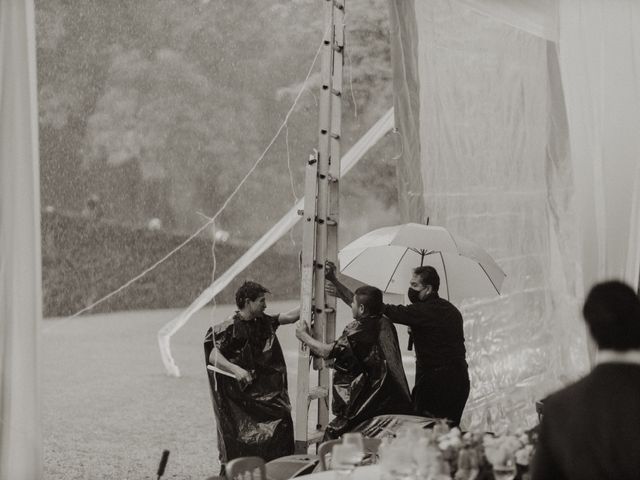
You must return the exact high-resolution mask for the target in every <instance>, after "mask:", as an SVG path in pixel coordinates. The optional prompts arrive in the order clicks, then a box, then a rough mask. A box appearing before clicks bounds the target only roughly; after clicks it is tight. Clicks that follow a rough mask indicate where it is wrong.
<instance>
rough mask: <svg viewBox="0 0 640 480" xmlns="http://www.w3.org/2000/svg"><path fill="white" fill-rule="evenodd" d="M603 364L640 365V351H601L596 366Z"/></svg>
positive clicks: (597, 355)
mask: <svg viewBox="0 0 640 480" xmlns="http://www.w3.org/2000/svg"><path fill="white" fill-rule="evenodd" d="M602 363H635V364H638V365H640V350H625V351H622V352H620V351H617V350H599V351H598V353H597V354H596V365H600V364H602Z"/></svg>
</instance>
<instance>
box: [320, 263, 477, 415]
mask: <svg viewBox="0 0 640 480" xmlns="http://www.w3.org/2000/svg"><path fill="white" fill-rule="evenodd" d="M326 278H327V280H329V281H330V282H331V283H333V285H335V287H336V291H337V294H338V296H339V297H340V298H341V299H342V300H343V301H345V302H349V299H350V298H351V296H352V293H351V291H350V290H349V288H347V287H346V286H345V285H344V284H342V283H341V282H340V281H339V280H338V278H337V277H336V267H335V265H334V264H333V263H330V262H328V263H327V275H326ZM409 285H410V288H409V291H408V292H407V296H408V297H409V300H410V301H411V305H387V304H385V305H384V306H383V307H382V314H384V316H385V317H386V318H388V319H389V320H390V321H391V322H393V323H399V324H401V325H407V326H409V327H411V332H412V335H413V338H414V340H415V346H416V384H415V386H414V388H413V392H412V394H413V404H414V410H415V412H416V414H418V415H421V416H424V417H437V418H447V419H449V420H450V421H451V423H452V424H453V425H456V426H457V425H459V424H460V417H461V416H462V412H463V410H464V406H465V404H466V403H467V398H468V397H469V388H470V384H469V372H468V366H467V361H466V349H465V345H464V330H463V321H462V315H461V314H460V311H459V310H458V309H457V308H456V307H455V306H454V305H453V304H451V303H450V302H448V301H447V300H445V299H444V298H440V296H439V295H438V289H439V287H440V277H439V276H438V272H437V271H436V269H435V268H433V267H431V266H424V267H417V268H415V269H414V271H413V275H412V277H411V281H410V283H409Z"/></svg>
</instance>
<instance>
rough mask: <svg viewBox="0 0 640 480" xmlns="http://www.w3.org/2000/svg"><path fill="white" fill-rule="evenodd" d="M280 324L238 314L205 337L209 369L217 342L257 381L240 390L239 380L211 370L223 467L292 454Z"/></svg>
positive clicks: (212, 396)
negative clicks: (241, 460)
mask: <svg viewBox="0 0 640 480" xmlns="http://www.w3.org/2000/svg"><path fill="white" fill-rule="evenodd" d="M278 325H279V323H278V317H271V316H269V315H262V316H261V317H258V318H256V319H254V320H244V319H242V318H241V317H240V316H239V315H238V314H237V313H236V314H235V315H234V316H233V317H231V318H230V319H229V320H227V321H225V322H223V323H221V324H219V325H216V326H215V327H214V330H213V336H212V329H209V330H208V332H207V335H206V337H205V341H204V353H205V361H206V362H207V364H210V362H209V355H210V353H211V351H212V350H213V347H214V342H215V347H216V348H217V349H218V350H219V352H220V353H221V354H222V355H224V357H225V358H226V359H227V360H229V361H230V362H231V363H233V364H235V365H238V366H239V367H242V368H244V369H245V370H247V371H248V372H249V373H251V375H252V377H253V379H254V380H253V381H252V382H251V383H250V384H249V385H248V386H246V387H244V388H241V386H240V384H239V382H238V381H237V380H236V379H235V378H231V377H228V376H226V375H222V374H219V373H215V372H213V371H211V370H207V373H208V375H209V384H210V386H211V398H212V401H213V410H214V413H215V416H216V421H217V429H218V449H219V451H220V462H221V463H223V464H224V463H226V462H228V461H229V460H233V459H234V458H237V457H242V456H258V457H261V458H263V459H264V460H265V461H269V460H273V459H274V458H278V457H282V456H285V455H290V454H292V453H293V451H294V443H293V421H292V420H291V404H290V402H289V394H288V393H287V368H286V365H285V362H284V356H283V354H282V348H281V347H280V342H279V341H278V337H276V334H275V331H276V329H277V328H278ZM212 337H213V338H212Z"/></svg>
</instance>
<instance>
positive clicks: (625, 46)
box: [558, 0, 640, 289]
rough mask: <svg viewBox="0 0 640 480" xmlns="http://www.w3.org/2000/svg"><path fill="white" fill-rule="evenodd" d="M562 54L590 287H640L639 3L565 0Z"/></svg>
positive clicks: (586, 281) (586, 277) (630, 0)
mask: <svg viewBox="0 0 640 480" xmlns="http://www.w3.org/2000/svg"><path fill="white" fill-rule="evenodd" d="M558 51H559V57H560V69H561V73H562V81H563V84H564V92H565V97H566V103H567V113H568V120H569V130H570V139H571V151H572V160H573V172H574V181H575V187H576V206H577V213H578V217H579V225H580V231H579V235H580V238H581V239H582V260H581V265H582V270H583V271H582V276H583V283H584V287H585V289H588V288H590V287H591V285H592V284H593V283H595V282H597V281H600V280H602V279H605V278H611V277H615V278H620V279H624V280H625V281H627V282H628V283H630V284H632V285H634V286H635V287H636V288H637V287H638V271H639V269H640V220H639V215H640V206H639V202H640V190H639V189H640V2H637V1H636V0H561V1H560V16H559V41H558Z"/></svg>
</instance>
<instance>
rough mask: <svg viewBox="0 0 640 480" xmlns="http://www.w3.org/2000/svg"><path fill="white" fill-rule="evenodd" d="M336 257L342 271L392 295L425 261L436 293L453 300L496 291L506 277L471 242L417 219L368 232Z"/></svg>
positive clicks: (403, 290)
mask: <svg viewBox="0 0 640 480" xmlns="http://www.w3.org/2000/svg"><path fill="white" fill-rule="evenodd" d="M338 259H339V261H340V266H341V268H340V271H341V272H342V273H343V274H344V275H347V276H349V277H352V278H355V279H356V280H359V281H361V282H365V283H367V284H369V285H373V286H375V287H378V288H379V289H381V290H382V291H383V292H385V293H396V294H404V293H406V291H407V289H408V288H409V281H410V280H411V275H412V271H413V269H414V268H416V267H419V266H421V265H431V266H432V267H434V268H435V269H436V270H437V272H438V274H439V276H440V290H439V293H440V295H441V296H442V297H445V298H447V299H448V300H450V301H452V302H454V303H456V302H460V301H461V300H463V299H465V298H473V297H487V296H493V295H497V294H499V293H500V288H501V287H502V282H503V281H504V279H505V277H506V275H505V273H504V272H503V271H502V269H501V268H500V267H499V266H498V264H497V263H496V262H495V260H493V258H491V256H490V255H489V254H488V253H487V252H485V251H484V250H483V249H482V248H481V247H480V246H478V245H477V244H475V243H473V242H471V241H469V240H467V239H465V238H462V237H460V236H457V235H456V236H455V237H454V236H453V235H451V233H449V231H448V230H447V229H445V228H443V227H437V226H433V225H421V224H418V223H407V224H405V225H396V226H393V227H384V228H379V229H377V230H374V231H372V232H369V233H367V234H366V235H363V236H362V237H360V238H358V239H356V240H354V241H353V242H351V243H350V244H349V245H347V246H346V247H344V248H343V249H342V250H341V251H340V253H339V255H338Z"/></svg>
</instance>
